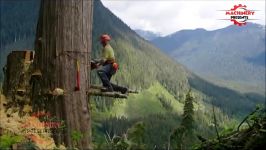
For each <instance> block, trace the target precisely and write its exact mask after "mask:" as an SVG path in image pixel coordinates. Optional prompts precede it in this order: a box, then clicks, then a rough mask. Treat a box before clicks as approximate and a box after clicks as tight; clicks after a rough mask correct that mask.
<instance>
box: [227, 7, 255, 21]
mask: <svg viewBox="0 0 266 150" xmlns="http://www.w3.org/2000/svg"><path fill="white" fill-rule="evenodd" d="M223 11H225V15H226V16H228V18H227V19H222V20H230V21H232V22H233V23H234V25H237V26H242V25H246V24H247V21H248V20H257V19H252V18H251V17H252V16H254V15H255V11H256V10H249V9H247V6H246V5H242V4H238V5H235V6H234V7H233V8H231V9H230V10H223Z"/></svg>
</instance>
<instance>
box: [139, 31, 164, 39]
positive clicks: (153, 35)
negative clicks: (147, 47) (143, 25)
mask: <svg viewBox="0 0 266 150" xmlns="http://www.w3.org/2000/svg"><path fill="white" fill-rule="evenodd" d="M135 32H136V33H138V35H140V36H141V37H143V38H144V39H146V40H149V41H151V40H153V39H155V38H158V37H160V36H161V35H160V34H159V33H154V32H151V31H145V30H141V29H136V30H135Z"/></svg>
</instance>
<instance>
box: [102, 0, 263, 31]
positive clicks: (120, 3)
mask: <svg viewBox="0 0 266 150" xmlns="http://www.w3.org/2000/svg"><path fill="white" fill-rule="evenodd" d="M102 1H103V4H104V5H105V6H106V7H107V8H109V9H110V10H111V11H112V12H113V13H114V14H115V15H117V16H118V17H119V18H121V19H122V20H123V21H124V22H125V23H126V24H128V25H129V26H130V27H131V28H132V29H143V30H149V31H153V32H159V33H162V34H163V35H167V34H170V33H173V32H176V31H179V30H182V29H195V28H205V29H207V30H214V29H219V28H223V27H226V26H228V25H231V24H232V23H231V22H230V21H224V20H219V19H223V18H225V15H224V12H222V11H217V10H227V9H230V8H232V7H233V6H234V5H236V4H245V5H247V8H248V9H255V10H260V11H256V14H255V17H256V19H259V20H254V21H252V22H254V23H259V24H263V25H265V1H264V0H263V1H258V0H257V1H254V0H253V1H243V0H242V1H235V0H227V1H180V0H137V1H134V0H102Z"/></svg>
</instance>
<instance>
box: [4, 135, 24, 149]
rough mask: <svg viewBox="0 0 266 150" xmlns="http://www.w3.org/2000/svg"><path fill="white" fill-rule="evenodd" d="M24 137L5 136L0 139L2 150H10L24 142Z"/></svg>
mask: <svg viewBox="0 0 266 150" xmlns="http://www.w3.org/2000/svg"><path fill="white" fill-rule="evenodd" d="M22 140H23V137H22V136H19V135H11V134H3V135H2V136H1V137H0V149H10V148H11V146H12V145H13V144H16V143H19V142H22Z"/></svg>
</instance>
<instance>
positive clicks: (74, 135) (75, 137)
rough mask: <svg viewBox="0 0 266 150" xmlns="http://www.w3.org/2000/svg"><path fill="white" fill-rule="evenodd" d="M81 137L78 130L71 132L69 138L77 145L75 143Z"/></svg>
mask: <svg viewBox="0 0 266 150" xmlns="http://www.w3.org/2000/svg"><path fill="white" fill-rule="evenodd" d="M82 137H83V134H82V133H81V132H80V131H72V132H71V139H72V140H73V141H74V143H75V146H77V143H78V142H79V141H80V140H81V138H82Z"/></svg>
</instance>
